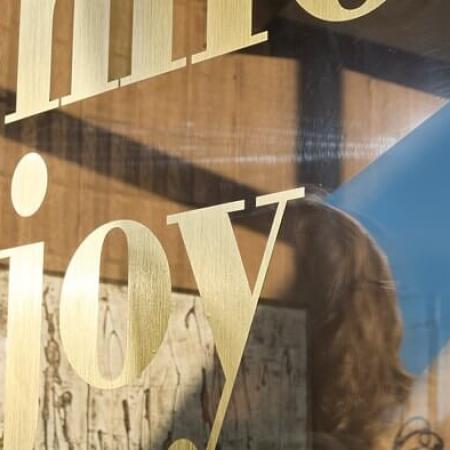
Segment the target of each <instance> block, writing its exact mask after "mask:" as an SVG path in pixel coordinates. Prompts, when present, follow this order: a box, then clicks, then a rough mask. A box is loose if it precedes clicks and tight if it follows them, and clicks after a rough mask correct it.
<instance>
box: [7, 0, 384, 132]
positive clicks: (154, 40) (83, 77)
mask: <svg viewBox="0 0 450 450" xmlns="http://www.w3.org/2000/svg"><path fill="white" fill-rule="evenodd" d="M56 1H57V0H21V8H20V32H19V55H18V67H17V99H16V111H15V113H12V114H9V115H7V116H6V117H5V123H11V122H14V121H17V120H21V119H24V118H26V117H30V116H33V115H35V114H39V113H42V112H45V111H49V110H51V109H55V108H58V107H60V106H64V105H69V104H71V103H74V102H77V101H80V100H83V99H87V98H90V97H93V96H95V95H98V94H101V93H103V92H107V91H110V90H112V89H117V88H119V87H122V86H127V85H130V84H133V83H136V82H138V81H143V80H147V79H149V78H153V77H155V76H157V75H160V74H163V73H167V72H171V71H174V70H177V69H180V68H182V67H185V66H186V65H187V59H186V58H181V59H178V60H175V61H174V60H173V59H172V43H173V33H174V30H173V28H174V26H173V14H174V13H173V9H174V8H173V2H174V0H134V1H133V30H132V54H131V74H130V75H128V76H126V77H124V78H121V79H119V80H112V81H110V80H109V79H108V69H109V37H110V10H111V0H95V1H93V0H74V13H73V41H72V85H71V93H70V95H68V96H65V97H62V98H56V99H51V98H50V86H51V75H52V74H51V60H52V41H53V22H54V20H53V18H54V10H55V4H56ZM296 1H297V3H298V4H299V5H300V6H301V7H302V8H303V9H305V10H306V11H307V12H309V13H310V14H311V15H313V16H315V17H317V18H319V19H321V20H326V21H334V22H342V21H348V20H353V19H357V18H359V17H362V16H364V15H366V14H369V13H370V12H372V11H374V10H375V9H377V8H378V7H379V6H381V5H382V4H383V3H384V2H385V1H386V0H366V1H365V2H364V3H363V4H362V5H361V6H359V7H358V8H353V9H346V8H344V7H343V6H342V5H341V4H340V2H339V0H296ZM252 2H253V0H207V30H206V50H205V51H203V52H201V53H197V54H194V55H192V56H191V61H192V64H197V63H199V62H202V61H206V60H208V59H211V58H214V57H216V56H220V55H225V54H227V53H231V52H234V51H236V50H239V49H243V48H246V47H250V46H252V45H256V44H259V43H261V42H264V41H266V40H267V39H268V33H267V32H261V33H258V34H252V11H253V8H252Z"/></svg>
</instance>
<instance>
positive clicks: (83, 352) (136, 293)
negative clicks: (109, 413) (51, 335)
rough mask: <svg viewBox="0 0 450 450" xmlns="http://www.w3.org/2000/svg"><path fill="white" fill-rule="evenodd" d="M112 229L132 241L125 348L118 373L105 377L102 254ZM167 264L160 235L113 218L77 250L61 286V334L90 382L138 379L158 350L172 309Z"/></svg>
mask: <svg viewBox="0 0 450 450" xmlns="http://www.w3.org/2000/svg"><path fill="white" fill-rule="evenodd" d="M114 229H119V230H121V231H123V233H124V234H125V236H126V238H127V242H128V319H127V352H126V356H125V362H124V367H123V368H122V372H121V374H120V375H119V376H118V377H117V378H116V379H108V378H106V377H105V376H104V375H103V373H102V372H101V370H100V367H99V364H98V357H97V331H98V296H99V283H100V281H99V277H100V260H101V251H102V248H103V244H104V240H105V238H106V236H107V235H108V233H109V232H111V231H112V230H114ZM170 292H171V282H170V273H169V264H168V262H167V258H166V255H165V253H164V250H163V249H162V247H161V244H160V243H159V241H158V239H157V238H156V237H155V236H154V235H153V233H152V232H151V231H150V230H149V229H148V228H147V227H145V226H144V225H142V224H139V223H137V222H132V221H118V222H112V223H109V224H106V225H103V226H101V227H100V228H97V229H96V230H95V231H94V232H92V233H91V234H90V235H89V236H88V237H87V238H86V239H85V240H84V242H83V243H82V244H81V245H80V247H79V248H78V250H77V251H76V252H75V254H74V256H73V258H72V260H71V262H70V264H69V267H68V269H67V272H66V276H65V278H64V282H63V287H62V292H61V306H60V324H61V338H62V342H63V345H64V349H65V351H66V354H67V357H68V359H69V361H70V363H71V364H72V366H73V367H74V369H75V370H76V371H77V372H78V374H79V375H80V376H81V377H82V378H83V379H84V380H85V381H87V382H88V383H89V384H91V385H92V386H95V387H99V388H103V389H113V388H118V387H122V386H125V385H127V384H129V383H131V382H132V381H134V380H135V379H137V378H138V377H139V376H140V374H141V372H142V371H143V370H144V369H145V367H146V366H147V365H148V364H149V363H150V361H151V360H152V359H153V357H154V356H155V354H156V352H157V350H158V348H159V346H160V344H161V341H162V339H163V337H164V334H165V332H166V329H167V323H168V319H169V314H170Z"/></svg>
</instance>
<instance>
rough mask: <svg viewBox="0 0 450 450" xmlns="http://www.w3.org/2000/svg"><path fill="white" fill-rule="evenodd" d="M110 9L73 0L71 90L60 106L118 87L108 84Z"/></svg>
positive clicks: (105, 1)
mask: <svg viewBox="0 0 450 450" xmlns="http://www.w3.org/2000/svg"><path fill="white" fill-rule="evenodd" d="M110 9H111V0H75V3H74V20H73V22H74V23H73V54H72V90H71V94H70V95H69V96H67V97H63V98H62V99H61V103H62V104H63V105H67V104H69V103H73V102H76V101H78V100H82V99H85V98H88V97H92V96H94V95H98V94H101V93H102V92H106V91H108V90H110V89H114V88H118V87H119V81H118V80H115V81H111V82H108V67H109V36H110Z"/></svg>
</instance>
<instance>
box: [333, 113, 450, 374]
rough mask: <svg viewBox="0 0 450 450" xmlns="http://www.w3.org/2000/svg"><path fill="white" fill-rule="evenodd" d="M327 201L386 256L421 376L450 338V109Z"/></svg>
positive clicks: (411, 366)
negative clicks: (361, 228)
mask: <svg viewBox="0 0 450 450" xmlns="http://www.w3.org/2000/svg"><path fill="white" fill-rule="evenodd" d="M327 202H328V203H329V204H331V205H333V206H335V207H336V208H339V209H341V210H343V211H345V212H346V213H348V214H350V215H351V216H353V217H354V218H355V219H357V220H358V221H359V222H360V223H361V224H362V225H363V226H364V227H365V228H366V229H367V230H368V231H369V232H370V233H371V234H372V236H373V238H374V239H375V240H376V241H377V243H378V244H379V246H380V247H381V248H382V249H383V251H384V252H385V254H386V255H387V257H388V259H389V262H390V265H391V269H392V273H393V276H394V278H395V280H396V284H397V292H398V296H399V301H400V307H401V311H402V316H403V322H404V327H405V333H404V342H403V348H402V358H403V361H404V363H405V365H406V367H407V369H408V370H409V371H411V372H412V373H414V374H420V373H422V372H423V371H424V370H425V369H426V368H427V366H428V365H429V364H430V363H431V362H432V361H433V360H434V359H435V358H436V357H437V356H438V353H439V351H440V350H441V349H442V348H443V347H444V346H445V345H446V344H447V342H448V341H449V340H450V106H448V107H445V108H443V109H441V110H440V111H439V112H438V113H437V114H435V115H434V116H433V117H432V118H431V119H429V120H427V121H426V122H425V123H424V124H423V125H421V126H419V127H418V128H416V129H415V130H414V131H413V132H412V133H411V134H409V135H408V136H407V137H406V138H404V139H403V140H401V141H400V142H399V143H398V144H396V145H395V146H394V147H393V148H392V149H391V150H389V151H388V152H387V153H385V154H384V155H383V156H381V157H380V158H379V159H377V160H376V161H375V162H373V163H372V164H371V165H370V166H369V167H368V168H367V169H366V170H364V171H363V172H362V173H360V174H359V175H357V176H356V177H355V178H353V179H352V180H351V181H350V182H348V183H347V184H344V185H343V186H341V187H340V188H339V189H338V190H337V191H335V192H334V193H332V194H331V195H330V196H329V197H328V198H327Z"/></svg>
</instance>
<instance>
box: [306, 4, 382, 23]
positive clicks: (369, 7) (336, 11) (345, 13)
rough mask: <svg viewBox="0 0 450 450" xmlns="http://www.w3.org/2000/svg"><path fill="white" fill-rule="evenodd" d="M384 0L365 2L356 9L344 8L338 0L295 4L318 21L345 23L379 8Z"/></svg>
mask: <svg viewBox="0 0 450 450" xmlns="http://www.w3.org/2000/svg"><path fill="white" fill-rule="evenodd" d="M385 1H386V0H366V1H365V2H364V3H363V4H362V5H361V6H360V7H358V8H352V9H348V8H344V7H343V6H342V5H341V4H340V2H339V0H297V3H298V4H299V5H300V6H301V7H302V8H303V9H305V10H306V11H307V12H309V13H310V14H311V15H313V16H314V17H317V18H318V19H322V20H326V21H329V22H345V21H348V20H354V19H358V18H359V17H362V16H365V15H367V14H369V13H371V12H372V11H374V10H376V9H377V8H379V7H380V6H381V5H382V4H383V3H384V2H385Z"/></svg>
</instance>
